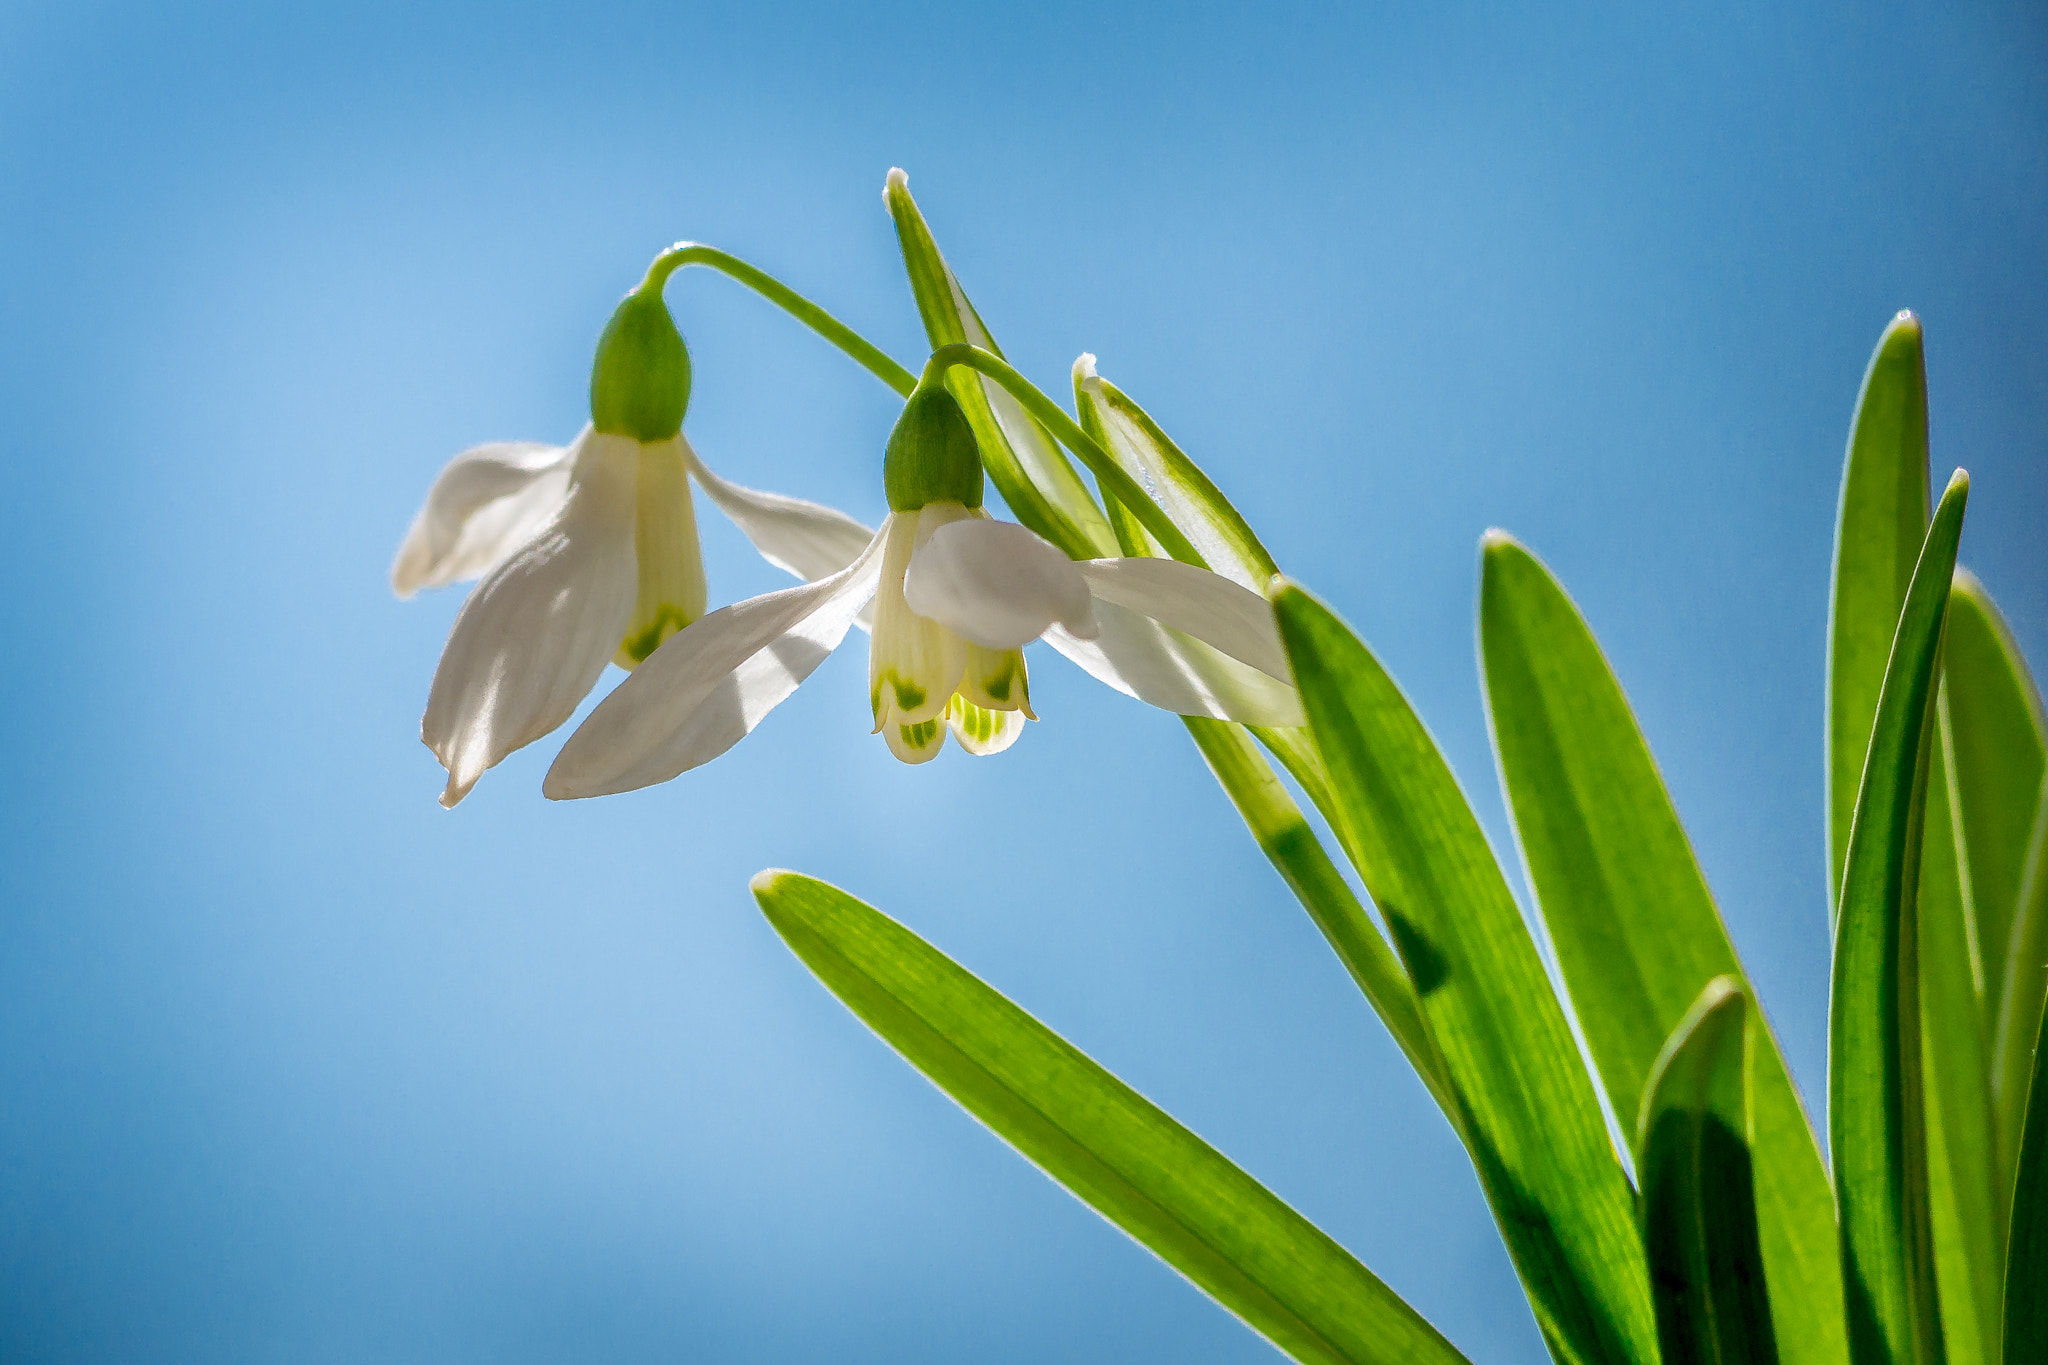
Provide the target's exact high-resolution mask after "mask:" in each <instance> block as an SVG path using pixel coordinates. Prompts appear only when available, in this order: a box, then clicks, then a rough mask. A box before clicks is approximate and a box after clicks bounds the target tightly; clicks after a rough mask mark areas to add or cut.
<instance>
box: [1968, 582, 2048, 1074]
mask: <svg viewBox="0 0 2048 1365" xmlns="http://www.w3.org/2000/svg"><path fill="white" fill-rule="evenodd" d="M1949 600H1950V604H1951V605H1950V608H1949V627H1948V644H1947V645H1946V646H1945V647H1944V648H1943V651H1942V672H1943V674H1944V676H1945V678H1946V688H1947V693H1948V717H1949V735H1950V738H1951V739H1952V740H1953V742H1954V758H1953V762H1954V765H1955V786H1956V793H1957V796H1958V805H1959V811H1958V815H1959V818H1960V822H1961V824H1962V827H1963V830H1964V832H1965V834H1966V839H1965V843H1966V845H1967V849H1966V852H1967V858H1966V868H1965V871H1966V872H1967V875H1968V881H1969V887H1970V903H1971V905H1972V907H1973V908H1974V909H1975V911H1976V917H1977V923H1976V930H1977V940H1978V945H1979V952H1980V953H1981V955H1982V966H1983V978H1984V982H1985V986H1986V997H1987V1005H1988V1006H1989V1012H1990V1022H1991V1023H1992V1024H1993V1025H1995V1024H1996V1020H1997V1004H1998V1000H1999V998H2000V996H2001V994H2002V992H2003V991H2004V988H2005V960H2006V951H2007V949H2008V947H2009V946H2010V944H2011V940H2012V923H2013V918H2014V916H2015V914H2016V913H2017V912H2018V909H2019V900H2020V881H2021V878H2022V877H2023V876H2024V874H2025V871H2026V859H2027V845H2028V842H2029V840H2030V839H2031V838H2032V836H2033V831H2034V810H2035V807H2036V806H2037V805H2039V803H2040V799H2041V783H2042V779H2043V777H2044V775H2048V719H2044V718H2043V715H2042V706H2041V693H2040V690H2039V689H2038V688H2037V687H2035V685H2034V679H2033V676H2032V675H2031V674H2030V673H2029V672H2028V671H2027V663H2026V660H2025V659H2024V658H2023V657H2022V656H2021V654H2020V650H2019V645H2018V644H2017V643H2016V642H2015V641H2014V640H2013V638H2012V630H2011V628H2010V627H2008V626H2007V625H2006V623H2005V618H2004V616H2002V615H2000V614H1999V610H1998V607H1997V605H1996V604H1995V603H1994V602H1992V600H1991V594H1990V593H1989V592H1987V591H1985V588H1984V585H1983V584H1982V583H1980V582H1978V581H1977V577H1976V575H1975V574H1973V573H1971V572H1970V571H1969V570H1968V569H1957V570H1956V580H1955V585H1954V587H1953V588H1952V589H1951V593H1950V599H1949ZM2021 1008H2022V1017H2023V1018H2028V1019H2031V1018H2032V1014H2031V1013H2030V1012H2028V1011H2027V1010H2026V1009H2025V1006H2024V1003H2023V1004H2022V1007H2021ZM2027 1074H2028V1073H2027V1072H2026V1071H2025V1070H2023V1071H2022V1072H2021V1075H2020V1081H2021V1084H2020V1089H2021V1090H2022V1091H2024V1090H2025V1088H2026V1080H2027Z"/></svg>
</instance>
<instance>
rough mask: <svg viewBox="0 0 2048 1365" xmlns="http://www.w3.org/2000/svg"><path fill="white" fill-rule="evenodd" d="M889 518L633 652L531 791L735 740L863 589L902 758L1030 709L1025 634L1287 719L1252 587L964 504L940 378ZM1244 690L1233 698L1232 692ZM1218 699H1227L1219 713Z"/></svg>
mask: <svg viewBox="0 0 2048 1365" xmlns="http://www.w3.org/2000/svg"><path fill="white" fill-rule="evenodd" d="M883 482H884V487H885V491H886V493H887V495H888V502H889V516H888V519H887V520H886V521H884V522H883V524H882V528H881V530H880V531H879V532H877V533H876V534H875V536H874V538H873V539H872V540H871V541H869V542H868V544H867V546H866V548H864V549H863V550H861V552H860V553H859V555H858V556H857V557H856V558H855V559H854V560H853V561H852V562H851V563H850V564H848V565H847V566H846V567H845V568H844V569H842V570H840V571H839V572H838V573H836V574H832V575H830V576H828V577H825V578H821V579H819V580H817V581H815V582H811V583H806V584H803V585H801V586H799V587H794V588H786V589H784V590H782V591H780V592H772V593H768V594H765V595H763V596H760V597H755V598H751V599H749V600H747V601H745V602H739V603H735V604H734V605H732V606H729V607H725V608H722V609H720V610H718V611H714V612H712V613H711V614H710V615H708V616H706V617H704V618H703V619H702V620H700V621H697V622H696V623H694V624H693V625H691V626H690V627H689V628H687V629H686V630H684V631H682V632H681V633H679V634H678V635H676V636H675V637H674V638H673V639H671V640H670V641H668V642H667V643H666V644H664V645H662V646H661V647H660V648H659V649H657V650H656V651H655V652H654V653H653V654H652V655H651V656H649V657H648V659H647V660H646V662H645V663H643V664H642V665H641V666H640V668H639V669H638V670H637V671H635V672H634V674H633V676H632V677H630V678H628V679H627V680H626V681H625V682H623V683H621V684H620V685H619V687H618V688H617V689H616V690H614V691H613V692H612V694H611V695H610V696H608V697H606V698H605V699H604V701H602V702H601V703H599V704H598V707H597V709H596V710H595V711H593V712H592V713H591V714H590V716H589V717H588V719H586V720H585V721H584V723H583V724H582V726H581V727H580V728H578V729H577V731H576V733H575V734H573V735H571V736H570V737H569V740H568V742H567V743H566V744H564V745H563V746H562V751H561V753H560V754H559V755H557V756H556V759H555V763H554V766H553V767H552V768H551V769H550V770H549V772H548V776H547V781H546V783H545V785H544V787H543V791H544V792H545V793H546V794H547V795H548V796H549V797H551V798H553V799H556V800H563V799H568V798H573V797H583V796H601V795H606V794H609V793H612V792H622V791H631V790H633V789H635V788H638V787H645V786H650V785H652V784H654V783H656V782H665V781H667V780H668V779H670V778H672V777H675V776H676V775H677V774H679V773H683V772H687V771H688V770H689V769H691V768H694V767H697V766H698V765H700V764H703V763H706V762H709V761H710V760H711V759H713V758H716V757H717V756H718V755H720V754H722V753H724V752H725V751H726V750H727V749H729V748H731V747H732V746H733V745H734V744H736V743H738V742H739V741H740V740H741V739H742V738H744V737H745V736H746V735H747V734H748V733H749V732H750V731H751V730H752V729H753V728H754V727H755V726H756V725H758V724H760V722H761V719H762V718H763V717H764V716H766V715H767V713H768V712H769V711H770V710H771V709H773V708H774V707H775V706H776V705H778V704H779V703H780V702H781V701H782V700H783V699H784V698H786V697H788V696H789V694H790V693H791V692H793V691H795V690H796V688H797V686H798V685H799V684H800V683H802V682H803V680H804V679H805V678H807V677H809V676H810V674H811V672H812V671H813V670H814V669H816V668H817V666H818V665H819V664H820V663H821V662H823V661H824V658H825V656H826V655H827V654H829V653H830V652H831V651H832V650H833V649H834V648H836V647H837V646H838V644H839V642H840V641H841V640H842V639H844V638H845V636H846V631H847V628H848V626H850V625H851V624H853V622H854V620H855V617H856V616H857V615H858V614H859V613H860V611H861V608H862V606H863V605H864V604H866V603H868V602H869V600H870V599H873V607H874V626H873V642H872V644H871V645H870V648H869V653H868V689H869V698H868V699H869V703H870V707H871V710H872V713H873V717H874V723H875V729H876V730H877V731H878V732H879V733H880V734H881V735H882V736H883V738H884V739H885V740H886V742H887V744H888V746H889V751H890V752H891V753H893V754H895V755H896V757H898V758H899V759H902V760H903V761H904V762H906V763H922V762H925V761H927V760H929V759H931V758H933V757H935V756H937V754H938V752H939V750H940V749H941V748H942V747H944V745H945V740H946V736H947V734H948V733H950V734H952V736H953V737H954V738H955V739H956V740H957V741H958V742H959V744H960V746H961V747H962V748H963V749H965V750H967V751H968V752H969V753H972V754H992V753H998V752H1001V751H1002V750H1003V749H1006V748H1008V747H1009V746H1010V745H1011V744H1012V743H1014V742H1015V741H1016V739H1017V736H1018V734H1019V733H1020V732H1021V731H1022V729H1023V725H1024V722H1025V721H1026V720H1027V719H1036V717H1035V716H1033V715H1032V711H1031V701H1030V686H1029V679H1028V676H1027V673H1026V668H1025V662H1024V654H1023V647H1024V645H1025V644H1027V643H1028V642H1030V641H1032V640H1035V639H1038V638H1041V637H1044V638H1045V639H1047V641H1048V642H1049V643H1052V644H1053V645H1054V646H1055V647H1056V648H1058V649H1060V650H1061V651H1062V652H1063V653H1067V654H1069V655H1070V656H1071V657H1074V658H1075V659H1076V661H1077V662H1080V663H1082V664H1083V666H1084V667H1086V668H1088V670H1089V671H1090V672H1091V673H1094V674H1095V675H1096V676H1098V677H1102V678H1103V679H1104V680H1105V681H1107V682H1110V683H1111V684H1112V685H1113V686H1116V687H1119V688H1120V689H1121V690H1124V691H1126V692H1130V693H1132V694H1133V695H1136V696H1138V697H1140V698H1142V699H1145V700H1150V701H1154V702H1155V703H1156V704H1163V705H1166V706H1167V707H1168V708H1169V709H1181V710H1186V711H1188V712H1189V713H1190V714H1203V715H1220V716H1222V717H1223V718H1227V719H1236V720H1243V721H1247V722H1249V723H1257V724H1278V725H1284V724H1300V723H1301V710H1300V701H1299V697H1298V695H1297V694H1296V692H1295V690H1294V687H1293V684H1292V680H1291V675H1290V674H1289V672H1288V669H1287V659H1286V655H1285V652H1284V651H1283V649H1282V648H1281V644H1280V638H1279V634H1278V631H1277V629H1276V627H1275V625H1274V621H1273V613H1272V609H1271V607H1270V606H1269V605H1268V604H1267V602H1266V600H1265V599H1264V598H1263V597H1261V596H1259V594H1257V593H1255V592H1253V591H1252V590H1250V589H1249V588H1246V587H1244V586H1242V585H1241V584H1238V583H1234V582H1232V581H1230V580H1229V579H1227V578H1224V577H1222V576H1221V575H1219V574H1214V573H1210V572H1209V571H1208V570H1206V569H1199V568H1195V567H1193V566H1191V565H1187V564H1182V563H1179V562H1176V561H1174V560H1168V559H1147V558H1133V559H1094V560H1082V561H1075V560H1072V559H1069V558H1067V556H1066V555H1064V554H1062V553H1061V552H1060V551H1059V550H1058V549H1057V548H1056V547H1054V546H1053V545H1051V544H1049V543H1047V542H1046V541H1044V540H1042V539H1040V538H1039V537H1038V536H1036V535H1034V534H1033V533H1032V532H1030V531H1029V530H1027V529H1025V528H1024V527H1022V526H1018V525H1015V524H1013V523H1009V522H1001V521H996V520H995V519H993V518H992V517H990V516H989V514H988V512H987V511H986V510H985V509H984V508H983V507H982V468H981V461H980V458H979V455H978V452H977V451H976V448H975V444H974V435H973V432H972V431H971V430H970V428H969V426H968V423H967V418H966V416H965V414H964V413H962V411H961V409H960V405H959V403H958V402H957V401H956V400H955V399H954V397H953V395H952V394H951V393H949V392H948V391H947V390H946V389H945V388H944V387H943V385H940V384H937V383H927V384H923V385H920V387H919V388H918V389H917V391H916V392H915V393H913V394H912V395H911V398H910V401H909V402H908V403H907V404H906V405H905V406H904V410H903V415H902V416H901V418H899V419H898V421H897V424H896V429H895V431H894V432H893V433H891V435H890V438H889V448H888V454H887V458H886V460H885V463H884V478H883ZM1162 628H1164V631H1165V632H1175V633H1179V634H1180V635H1181V636H1182V637H1183V638H1184V637H1187V636H1192V637H1194V638H1195V639H1196V640H1200V641H1203V642H1206V645H1207V646H1209V647H1212V648H1213V651H1214V652H1215V654H1214V657H1216V658H1217V659H1218V660H1219V662H1220V663H1221V664H1223V665H1227V666H1229V667H1231V668H1235V669H1240V670H1243V671H1244V672H1246V673H1252V674H1256V675H1258V676H1259V677H1260V678H1261V680H1262V683H1263V690H1260V689H1259V688H1248V687H1235V688H1229V689H1218V691H1219V692H1221V693H1223V694H1225V695H1228V696H1230V697H1233V698H1238V699H1240V700H1238V701H1235V702H1233V703H1232V704H1231V707H1219V706H1218V705H1215V704H1212V702H1211V701H1210V700H1209V699H1208V698H1209V697H1210V695H1211V694H1209V693H1207V692H1204V691H1203V689H1202V688H1201V686H1200V683H1199V680H1198V679H1189V678H1188V677H1186V676H1184V675H1181V674H1172V675H1171V676H1169V673H1168V672H1167V671H1163V670H1171V669H1172V668H1175V667H1182V666H1183V665H1179V664H1177V663H1176V662H1175V660H1176V659H1178V658H1179V657H1180V656H1179V655H1177V654H1175V653H1173V652H1172V651H1169V650H1162V649H1160V648H1159V646H1158V642H1159V641H1160V640H1161V639H1162V636H1163V632H1162ZM1246 698H1249V700H1243V699H1246ZM1232 708H1234V709H1232Z"/></svg>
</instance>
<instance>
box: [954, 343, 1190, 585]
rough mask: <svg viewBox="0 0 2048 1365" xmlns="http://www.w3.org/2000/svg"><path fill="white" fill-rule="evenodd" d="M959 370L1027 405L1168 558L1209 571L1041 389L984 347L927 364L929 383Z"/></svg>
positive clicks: (958, 350) (1161, 511) (963, 347)
mask: <svg viewBox="0 0 2048 1365" xmlns="http://www.w3.org/2000/svg"><path fill="white" fill-rule="evenodd" d="M955 365H960V366H965V367H966V368H967V369H970V370H979V371H980V372H981V373H983V374H985V375H987V376H988V377H989V378H990V379H993V380H995V381H996V383H998V384H1000V385H1002V386H1003V387H1004V388H1005V389H1007V390H1008V391H1009V393H1010V396H1011V397H1012V398H1015V399H1016V400H1017V401H1018V402H1019V403H1021V404H1023V406H1024V410H1025V411H1026V412H1028V413H1030V414H1031V415H1032V416H1033V417H1035V418H1037V419H1038V421H1039V423H1040V424H1041V425H1043V426H1044V427H1045V428H1046V430H1048V431H1050V432H1051V433H1052V434H1053V435H1054V436H1055V437H1057V438H1058V439H1059V442H1060V444H1061V445H1063V446H1065V447H1066V448H1067V449H1069V450H1071V451H1073V452H1074V454H1075V455H1076V456H1078V457H1079V458H1080V461H1081V463H1082V464H1085V465H1087V466H1088V468H1089V469H1090V470H1092V471H1093V472H1094V474H1095V477H1096V478H1097V479H1099V480H1101V482H1102V486H1103V492H1104V493H1105V494H1107V495H1108V496H1110V497H1113V498H1115V499H1116V500H1117V501H1118V502H1120V503H1122V504H1123V505H1124V506H1125V507H1127V508H1129V509H1130V511H1131V513H1132V515H1134V516H1136V517H1137V519H1138V520H1139V521H1140V522H1142V523H1144V526H1145V529H1146V530H1148V531H1150V532H1151V533H1152V534H1153V536H1154V537H1155V538H1156V539H1157V540H1158V541H1159V543H1160V545H1162V546H1164V547H1165V549H1166V552H1167V553H1168V554H1170V555H1172V556H1173V557H1174V558H1175V559H1178V560H1179V561H1181V563H1183V564H1192V565H1194V566H1195V567H1196V568H1198V569H1206V568H1208V567H1209V562H1208V561H1207V560H1205V559H1203V558H1202V554H1201V551H1199V550H1197V549H1196V548H1195V547H1194V545H1193V543H1192V542H1190V541H1189V540H1188V538H1187V536H1186V535H1184V534H1182V532H1181V529H1180V527H1178V526H1176V525H1174V524H1173V518H1171V517H1169V516H1167V515H1166V509H1165V508H1163V507H1161V506H1160V505H1159V504H1158V503H1157V502H1154V501H1153V500H1152V499H1151V497H1149V496H1148V495H1147V494H1146V492H1145V490H1144V489H1143V488H1141V487H1139V486H1138V481H1137V480H1136V479H1134V478H1132V477H1131V476H1130V475H1129V474H1128V473H1127V472H1125V470H1124V467H1123V466H1122V465H1120V464H1118V463H1117V462H1116V461H1115V460H1114V459H1112V458H1111V457H1110V454H1109V452H1108V451H1106V450H1104V449H1103V448H1102V447H1101V446H1100V445H1098V444H1097V443H1096V441H1095V439H1094V438H1093V437H1092V436H1090V435H1089V434H1088V433H1087V432H1085V431H1083V430H1081V424H1080V423H1078V422H1076V421H1075V420H1074V419H1073V418H1071V417H1069V416H1067V414H1066V411H1065V410H1064V409H1063V408H1061V407H1060V405H1059V404H1057V403H1055V402H1053V401H1052V399H1050V398H1047V397H1046V396H1045V395H1044V394H1043V393H1040V392H1039V390H1038V387H1037V385H1035V384H1033V383H1032V382H1031V381H1030V380H1028V379H1026V378H1025V377H1024V376H1023V375H1021V374H1018V373H1017V372H1016V371H1015V370H1013V369H1011V368H1010V365H1009V363H1008V362H1007V361H1005V360H1003V359H1002V358H1001V357H1000V356H997V355H994V354H992V353H990V352H988V351H984V350H983V349H981V347H979V346H971V345H969V344H968V343H966V342H964V341H956V342H953V343H952V344H950V345H946V346H941V347H939V349H938V350H936V351H933V352H932V358H931V359H930V360H927V361H926V362H925V366H924V372H925V377H926V378H927V379H930V380H933V381H936V380H937V378H938V376H939V375H940V374H941V373H942V372H943V371H945V370H949V369H951V368H952V367H953V366H955Z"/></svg>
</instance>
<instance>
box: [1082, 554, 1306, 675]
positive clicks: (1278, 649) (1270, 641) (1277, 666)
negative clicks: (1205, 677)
mask: <svg viewBox="0 0 2048 1365" xmlns="http://www.w3.org/2000/svg"><path fill="white" fill-rule="evenodd" d="M1075 567H1076V568H1077V569H1079V570H1080V572H1081V576H1082V578H1084V579H1085V580H1086V581H1087V583H1088V587H1089V590H1090V591H1091V592H1093V593H1094V594H1095V599H1096V601H1098V602H1114V603H1116V604H1117V605H1118V606H1120V607H1128V608H1130V609H1131V610H1132V611H1137V612H1143V613H1144V614H1145V615H1147V616H1149V617H1151V618H1152V619H1153V620H1155V621H1159V622H1161V623H1162V624H1165V625H1169V626H1172V627H1173V628H1174V629H1175V630H1178V631H1182V632H1184V633H1186V634H1188V635H1192V636H1194V637H1195V638H1196V639H1198V640H1203V641H1206V642H1208V643H1209V644H1212V645H1214V646H1215V647H1216V648H1218V649H1220V650H1222V651H1223V652H1224V653H1225V654H1228V655H1229V656H1230V657H1231V658H1233V659H1237V660H1240V661H1242V662H1244V663H1248V664H1250V665H1251V666H1252V667H1253V668H1256V669H1258V670H1259V671H1260V672H1262V673H1265V674H1268V675H1270V676H1271V677H1274V678H1276V679H1278V680H1279V681H1281V682H1284V683H1287V684H1289V685H1290V686H1291V685H1292V684H1293V682H1294V674H1293V673H1292V672H1290V671H1289V670H1288V667H1287V651H1286V649H1285V648H1284V647H1283V646H1282V645H1281V643H1280V627H1279V624H1278V623H1277V622H1276V621H1275V620H1274V619H1273V606H1272V604H1271V603H1270V602H1268V601H1266V599H1265V598H1263V597H1261V596H1259V594H1257V593H1255V592H1253V591H1252V590H1251V589H1250V588H1247V587H1245V586H1244V585H1243V584H1242V583H1234V582H1232V581H1231V580H1230V579H1228V578H1225V577H1224V576H1223V575H1222V574H1216V573H1210V572H1209V571H1208V570H1207V569H1198V568H1196V567H1195V566H1194V565H1192V564H1183V563H1181V562H1180V561H1179V560H1174V559H1144V558H1138V559H1090V560H1084V561H1082V562H1081V563H1080V564H1077V565H1076V566H1075Z"/></svg>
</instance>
